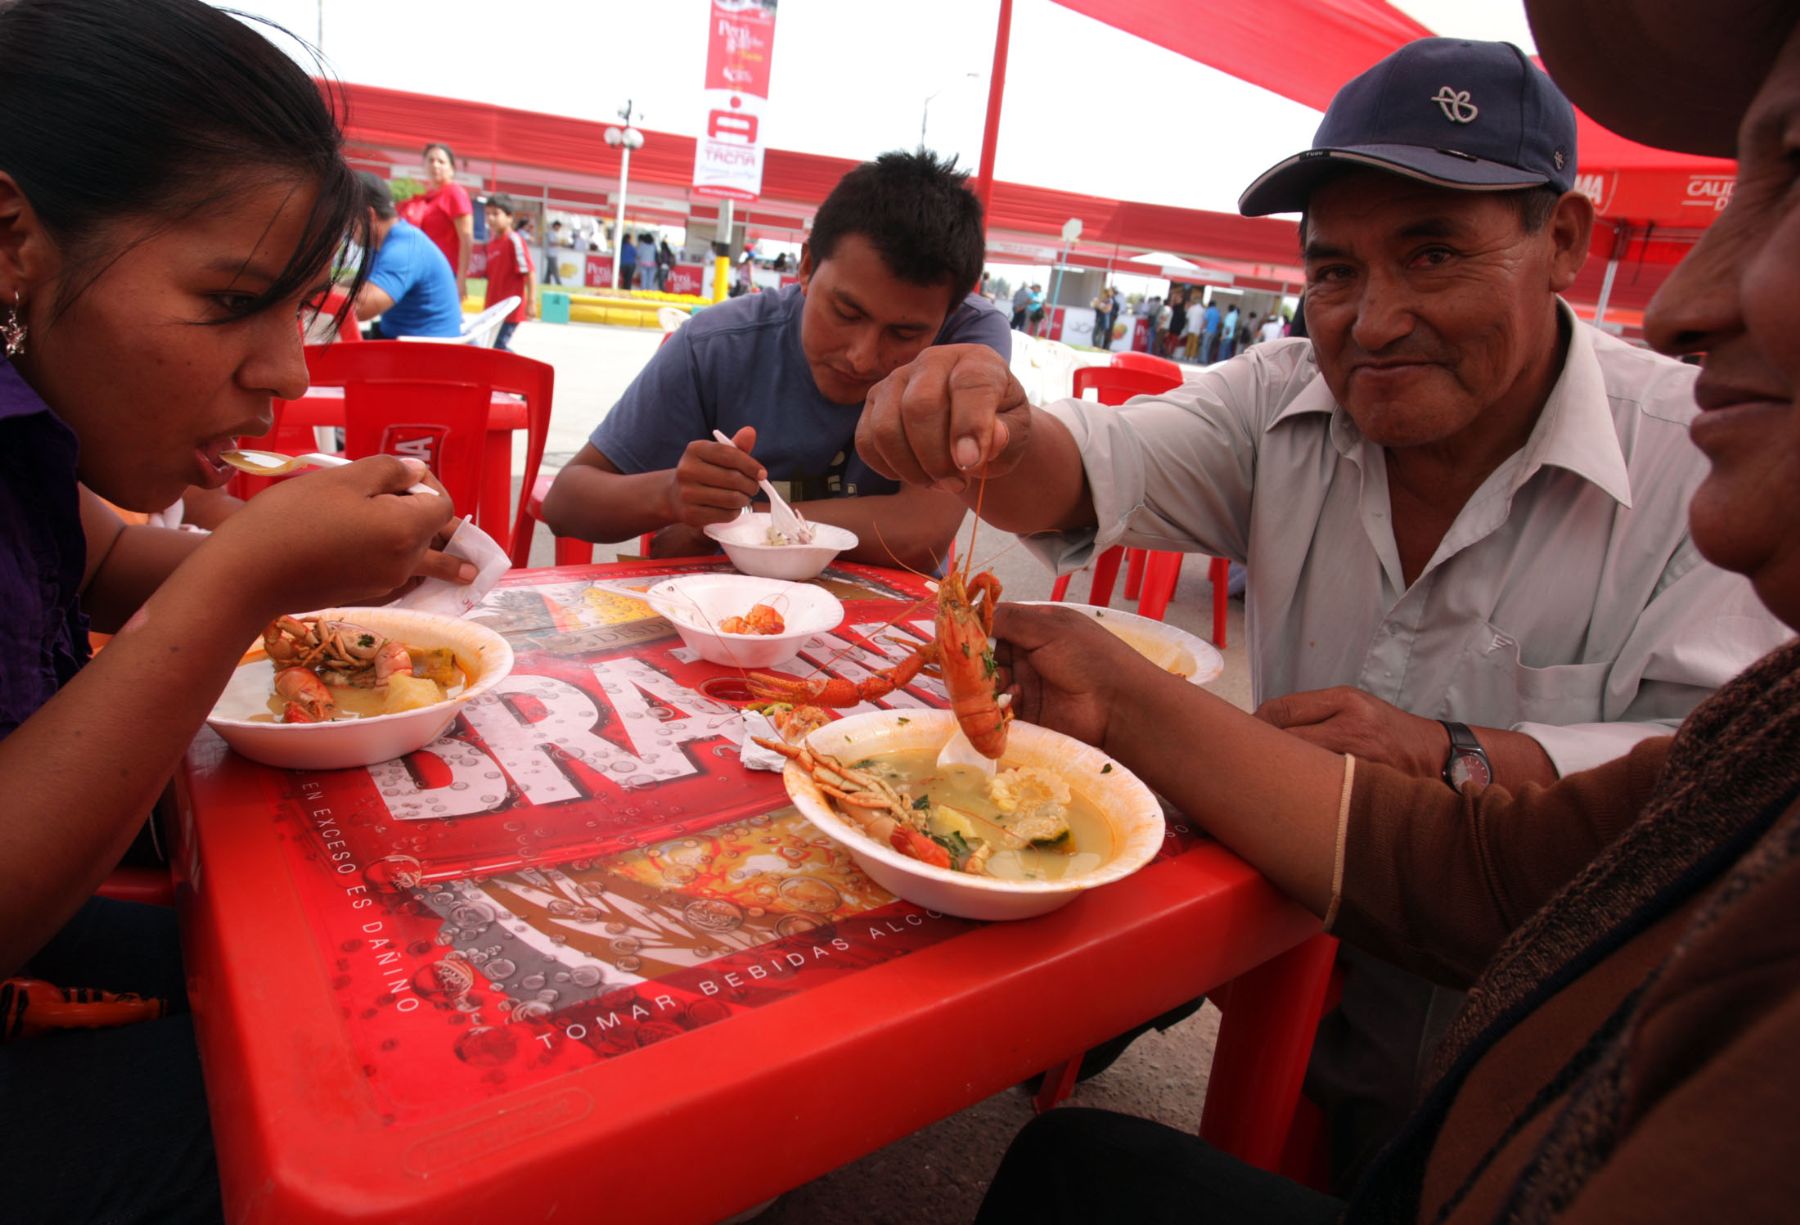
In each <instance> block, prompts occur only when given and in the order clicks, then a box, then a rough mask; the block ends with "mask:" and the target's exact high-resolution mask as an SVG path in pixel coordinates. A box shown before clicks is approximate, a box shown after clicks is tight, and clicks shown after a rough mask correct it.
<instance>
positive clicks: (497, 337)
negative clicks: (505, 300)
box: [494, 319, 519, 353]
mask: <svg viewBox="0 0 1800 1225" xmlns="http://www.w3.org/2000/svg"><path fill="white" fill-rule="evenodd" d="M518 330H519V325H518V324H516V323H514V322H512V321H511V320H510V319H509V320H507V321H506V322H505V323H503V324H501V325H500V330H499V331H498V332H495V333H494V347H495V348H496V349H505V350H506V351H507V352H508V353H511V352H512V345H510V344H508V343H507V342H508V341H510V340H511V339H512V336H513V333H514V332H516V331H518Z"/></svg>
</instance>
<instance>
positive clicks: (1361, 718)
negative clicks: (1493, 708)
mask: <svg viewBox="0 0 1800 1225" xmlns="http://www.w3.org/2000/svg"><path fill="white" fill-rule="evenodd" d="M1256 717H1257V718H1259V719H1261V720H1262V721H1263V722H1265V723H1270V724H1273V725H1274V726H1276V727H1279V728H1283V729H1285V730H1287V731H1289V732H1292V733H1293V734H1294V735H1296V736H1298V737H1300V739H1302V740H1305V741H1308V742H1309V743H1312V744H1316V745H1318V746H1319V747H1320V748H1325V749H1330V750H1331V751H1332V752H1334V753H1350V754H1352V755H1354V756H1356V757H1360V758H1362V759H1363V760H1364V761H1379V762H1381V763H1383V764H1385V765H1389V766H1393V767H1394V768H1395V769H1397V770H1404V771H1405V772H1406V773H1408V774H1411V775H1415V776H1417V777H1419V778H1438V777H1440V776H1441V775H1442V773H1443V769H1444V759H1445V758H1446V757H1447V756H1448V755H1449V753H1450V737H1449V735H1448V733H1446V732H1445V731H1444V727H1443V725H1442V724H1441V723H1439V722H1438V721H1437V720H1436V719H1425V718H1421V717H1420V716H1418V715H1409V714H1407V713H1406V712H1405V711H1404V710H1401V709H1400V708H1399V707H1397V706H1390V705H1389V704H1388V703H1386V702H1384V701H1382V700H1381V699H1380V698H1378V697H1375V696H1374V695H1373V694H1370V693H1365V692H1364V691H1362V690H1361V689H1356V688H1352V687H1351V686H1349V685H1337V686H1334V687H1333V688H1330V689H1313V690H1308V691H1307V692H1304V693H1290V694H1288V695H1287V696H1286V697H1284V698H1271V699H1270V700H1269V701H1267V702H1264V703H1263V704H1262V705H1261V706H1259V707H1258V708H1257V710H1256Z"/></svg>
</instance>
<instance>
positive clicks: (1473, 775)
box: [1449, 753, 1494, 791]
mask: <svg viewBox="0 0 1800 1225" xmlns="http://www.w3.org/2000/svg"><path fill="white" fill-rule="evenodd" d="M1449 773H1450V785H1451V786H1452V787H1455V788H1456V789H1457V790H1458V791H1460V790H1462V785H1463V784H1464V783H1469V782H1473V783H1479V784H1480V785H1481V786H1483V787H1485V786H1487V785H1488V784H1489V783H1491V782H1493V781H1494V774H1493V771H1491V770H1489V769H1488V763H1487V759H1486V758H1484V757H1482V756H1481V755H1480V754H1479V753H1458V754H1457V755H1456V756H1454V757H1452V758H1451V759H1450V770H1449Z"/></svg>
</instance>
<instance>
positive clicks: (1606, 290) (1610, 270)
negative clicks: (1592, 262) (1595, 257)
mask: <svg viewBox="0 0 1800 1225" xmlns="http://www.w3.org/2000/svg"><path fill="white" fill-rule="evenodd" d="M1630 233H1631V223H1630V222H1625V221H1621V222H1620V223H1619V224H1618V226H1617V227H1616V228H1614V230H1613V247H1612V254H1611V255H1610V256H1609V257H1608V258H1607V261H1606V275H1605V276H1604V277H1602V278H1601V279H1600V300H1599V301H1598V302H1595V303H1594V326H1595V327H1599V326H1600V325H1601V324H1602V323H1604V322H1605V321H1606V302H1607V299H1609V298H1611V297H1612V287H1613V278H1614V277H1616V276H1618V275H1619V255H1620V253H1621V252H1622V251H1623V249H1624V247H1625V246H1626V245H1627V242H1628V235H1630Z"/></svg>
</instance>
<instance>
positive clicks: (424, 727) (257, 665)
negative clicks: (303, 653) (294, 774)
mask: <svg viewBox="0 0 1800 1225" xmlns="http://www.w3.org/2000/svg"><path fill="white" fill-rule="evenodd" d="M305 615H306V616H313V615H315V614H313V613H307V614H305ZM316 615H317V616H320V617H325V618H328V619H330V620H333V621H351V622H354V623H356V624H357V625H360V626H363V627H365V628H367V629H371V630H374V631H375V632H376V633H378V634H383V635H385V636H387V637H389V638H392V639H394V640H396V641H398V642H402V643H405V644H406V645H408V646H417V647H449V648H450V649H451V650H452V651H454V652H456V658H457V660H458V662H459V663H461V664H462V666H463V667H464V668H465V669H467V670H469V671H470V672H471V673H472V675H471V676H470V677H469V683H468V685H467V686H465V687H464V689H463V691H462V692H461V693H459V694H457V695H456V696H455V697H453V698H449V699H447V700H445V701H442V702H439V703H437V704H435V705H432V706H423V707H420V708H419V709H418V710H404V711H401V712H400V713H399V714H393V715H371V716H368V717H366V718H361V719H340V720H337V721H334V722H331V723H252V722H250V716H251V715H253V714H267V713H268V710H269V694H270V692H271V691H272V690H273V688H274V683H275V666H274V665H273V664H272V663H270V662H269V658H268V656H266V655H263V654H261V653H260V651H259V652H258V654H257V657H256V658H254V659H251V660H247V661H246V662H244V663H241V664H239V665H238V667H237V671H235V672H234V673H233V674H232V677H231V680H230V681H229V682H228V683H227V684H226V686H225V692H224V693H222V694H220V695H219V700H218V702H217V703H216V704H215V705H214V706H213V712H212V714H211V715H209V716H208V717H207V720H206V722H207V724H208V725H209V726H211V727H212V729H213V730H214V731H216V732H218V733H219V735H220V736H222V737H223V738H224V740H225V743H226V744H228V745H230V746H231V747H232V748H233V749H235V750H236V751H237V752H239V753H242V754H243V755H244V756H245V757H248V758H250V760H252V761H260V762H262V763H263V764H264V765H268V766H280V767H281V768H282V769H285V770H342V769H347V768H348V767H351V766H367V765H373V764H374V763H375V762H378V761H392V760H393V759H394V758H396V757H404V756H405V755H406V754H408V753H411V752H414V751H416V750H418V749H422V748H424V747H425V746H426V745H428V744H430V743H431V742H432V741H434V740H436V739H437V738H438V737H439V736H441V735H443V734H444V729H445V728H447V727H449V726H450V724H451V723H452V722H453V721H454V720H455V719H456V714H457V712H458V711H460V710H461V709H462V708H463V705H464V703H466V702H468V701H469V700H470V699H471V698H475V697H479V696H480V695H481V694H483V693H486V692H487V691H488V690H489V689H492V688H493V687H494V686H495V685H497V684H499V683H500V681H501V679H502V678H503V677H505V676H506V674H507V673H509V672H511V671H512V666H513V653H512V647H511V646H510V645H508V643H507V641H506V639H504V638H502V637H501V636H500V635H499V634H497V633H495V632H494V631H493V630H491V629H489V628H488V627H487V626H485V625H477V624H476V623H475V622H473V621H464V620H462V619H460V618H458V617H446V616H443V615H441V614H439V613H428V612H419V611H416V610H414V609H410V608H327V609H323V610H321V611H320V612H319V613H317V614H316ZM259 645H260V644H259Z"/></svg>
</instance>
